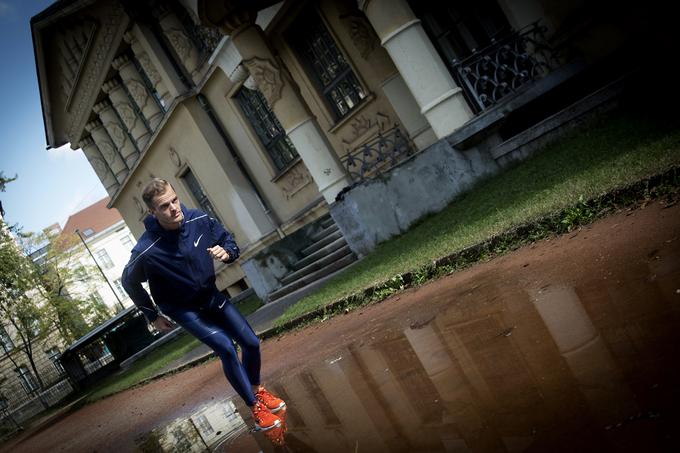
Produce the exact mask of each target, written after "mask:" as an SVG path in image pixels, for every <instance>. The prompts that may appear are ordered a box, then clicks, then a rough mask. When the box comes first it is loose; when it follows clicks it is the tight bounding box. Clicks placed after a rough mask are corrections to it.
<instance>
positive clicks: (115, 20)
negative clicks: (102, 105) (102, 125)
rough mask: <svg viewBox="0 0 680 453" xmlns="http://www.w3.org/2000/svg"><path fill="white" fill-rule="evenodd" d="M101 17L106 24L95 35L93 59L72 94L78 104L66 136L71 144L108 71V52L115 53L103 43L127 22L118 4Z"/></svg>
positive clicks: (75, 138)
mask: <svg viewBox="0 0 680 453" xmlns="http://www.w3.org/2000/svg"><path fill="white" fill-rule="evenodd" d="M102 17H105V18H106V22H105V23H104V24H103V26H102V31H101V32H100V33H97V36H96V39H95V42H94V43H93V49H96V50H94V55H93V57H92V58H90V59H89V60H90V63H89V64H88V65H86V67H85V69H86V71H87V73H86V74H83V82H82V85H79V87H80V89H79V90H78V91H77V92H74V94H75V95H76V96H74V98H75V97H77V98H78V102H77V103H76V104H75V108H74V109H73V115H72V116H71V118H70V119H71V121H70V125H69V131H68V136H69V138H70V140H71V142H75V141H76V140H77V135H78V134H79V133H80V130H79V128H80V127H82V124H83V123H84V122H85V118H84V115H85V114H89V107H88V110H86V109H85V107H86V106H88V105H89V103H90V102H92V98H93V97H94V96H95V95H96V92H95V90H99V83H101V82H100V80H101V77H102V76H103V73H104V71H106V70H107V69H108V68H104V67H103V66H104V62H105V61H106V59H107V56H108V54H109V52H113V51H115V49H111V48H110V46H108V45H104V43H110V42H112V41H113V39H114V35H115V34H116V32H117V31H118V29H119V28H121V26H122V25H124V22H126V21H127V16H126V15H125V12H124V10H123V5H122V4H121V3H120V2H111V9H110V10H109V11H105V12H104V14H103V15H102Z"/></svg>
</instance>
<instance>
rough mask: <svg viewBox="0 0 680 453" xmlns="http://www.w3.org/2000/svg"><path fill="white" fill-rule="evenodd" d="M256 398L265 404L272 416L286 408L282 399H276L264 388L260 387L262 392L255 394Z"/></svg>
mask: <svg viewBox="0 0 680 453" xmlns="http://www.w3.org/2000/svg"><path fill="white" fill-rule="evenodd" d="M255 398H257V400H258V401H259V402H261V403H262V404H264V405H265V406H266V407H267V409H269V411H270V412H271V413H272V414H275V413H277V412H278V411H280V410H281V409H284V408H285V407H286V403H285V402H284V401H283V400H282V399H281V398H277V397H275V396H274V395H272V394H271V393H269V392H268V391H267V389H266V388H264V387H260V390H258V391H257V393H256V394H255Z"/></svg>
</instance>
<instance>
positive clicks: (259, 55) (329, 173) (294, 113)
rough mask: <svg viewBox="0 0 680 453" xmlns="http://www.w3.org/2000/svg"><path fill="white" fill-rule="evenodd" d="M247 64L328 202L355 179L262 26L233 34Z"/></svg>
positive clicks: (249, 27)
mask: <svg viewBox="0 0 680 453" xmlns="http://www.w3.org/2000/svg"><path fill="white" fill-rule="evenodd" d="M231 39H232V41H233V42H234V45H235V47H236V49H237V50H238V53H239V54H240V55H241V57H242V58H243V66H244V67H245V68H246V69H247V70H248V72H249V73H250V75H251V76H252V78H253V80H254V82H255V84H256V85H257V88H258V89H259V90H260V92H261V93H262V94H263V95H264V96H265V98H266V99H267V102H268V103H269V105H270V106H271V108H272V110H273V112H274V114H275V115H276V117H277V118H278V120H279V122H280V123H281V125H282V126H283V128H284V130H285V131H286V134H287V135H288V137H289V138H290V140H291V142H293V145H295V148H296V149H297V151H298V154H299V155H300V157H301V158H302V160H303V161H304V163H305V166H306V167H307V169H308V170H309V172H310V174H311V175H312V178H314V182H316V185H317V186H318V188H319V191H320V192H321V193H322V195H323V196H324V198H325V199H326V201H327V202H328V203H333V202H334V201H335V196H336V195H337V194H338V192H340V190H341V189H343V188H344V187H347V186H349V185H350V183H351V181H350V179H349V177H348V175H347V173H346V172H345V170H344V168H343V167H342V164H341V163H340V159H339V158H338V155H337V154H336V152H335V151H334V150H333V148H332V147H331V145H330V144H329V143H328V140H327V139H326V136H325V135H324V134H323V132H322V131H321V129H320V128H319V125H318V123H317V121H316V119H315V118H314V117H313V116H312V114H311V113H310V111H309V110H308V109H307V106H306V104H305V103H304V101H303V100H302V97H301V96H300V94H299V91H298V90H297V87H295V86H294V83H293V81H292V80H290V78H289V76H288V75H287V72H286V71H285V69H282V68H281V67H280V66H279V64H278V63H277V61H276V58H275V57H274V55H273V53H272V51H271V50H270V48H269V45H268V44H267V40H266V38H265V36H264V33H263V32H262V29H261V28H260V27H259V26H258V25H255V24H253V23H246V24H243V25H242V26H241V27H239V29H238V30H236V31H234V32H233V33H231Z"/></svg>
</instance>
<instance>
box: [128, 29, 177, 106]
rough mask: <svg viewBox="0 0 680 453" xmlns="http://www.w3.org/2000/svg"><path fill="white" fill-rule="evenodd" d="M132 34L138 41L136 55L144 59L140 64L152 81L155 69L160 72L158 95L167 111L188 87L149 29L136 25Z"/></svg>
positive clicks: (131, 31)
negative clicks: (164, 89)
mask: <svg viewBox="0 0 680 453" xmlns="http://www.w3.org/2000/svg"><path fill="white" fill-rule="evenodd" d="M130 34H131V36H133V37H134V38H135V39H136V44H135V46H134V47H133V50H134V49H135V47H137V48H138V50H136V51H135V53H136V54H137V55H140V57H142V59H140V63H141V65H142V67H143V68H144V70H145V71H147V74H150V77H149V78H151V79H152V80H153V78H154V77H153V69H155V70H157V71H158V77H159V78H160V82H159V83H158V85H156V86H157V87H159V88H160V90H159V91H158V93H159V94H160V95H161V99H163V100H164V102H165V103H166V104H165V109H166V110H167V109H168V107H169V106H170V104H171V103H172V101H173V100H174V99H175V98H176V97H177V96H179V95H180V94H183V93H184V92H186V90H187V86H186V85H185V84H184V82H182V79H181V78H180V76H179V74H177V71H176V70H175V67H174V66H173V64H172V62H171V61H170V56H169V55H168V54H167V53H166V51H165V49H164V48H163V46H162V45H161V44H160V43H159V42H158V40H157V39H156V36H155V35H154V34H153V32H152V31H151V30H150V29H149V28H148V27H146V26H140V25H139V24H134V25H133V26H132V28H131V29H130ZM137 52H139V53H137ZM144 55H146V58H148V62H149V64H148V65H146V66H145V64H146V58H143V57H144ZM163 88H166V89H167V93H166V94H164V93H163V91H162V89H163Z"/></svg>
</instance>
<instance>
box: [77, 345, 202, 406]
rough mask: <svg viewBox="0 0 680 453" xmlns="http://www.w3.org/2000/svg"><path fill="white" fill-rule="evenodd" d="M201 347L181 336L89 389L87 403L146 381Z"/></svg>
mask: <svg viewBox="0 0 680 453" xmlns="http://www.w3.org/2000/svg"><path fill="white" fill-rule="evenodd" d="M199 345H200V342H199V341H198V340H197V339H195V338H194V337H192V336H191V335H189V334H187V333H182V334H179V335H178V336H177V338H175V339H173V340H171V341H169V342H168V343H166V344H164V345H162V346H160V347H159V348H157V349H155V350H153V351H152V352H150V353H149V355H147V356H146V357H143V358H141V359H139V360H138V361H136V362H135V363H133V364H132V365H131V366H130V368H128V369H127V370H125V371H124V372H123V373H121V374H114V375H111V376H108V377H107V378H106V379H104V380H102V381H100V382H98V383H97V384H96V385H95V386H94V387H93V388H91V389H89V391H90V392H91V393H90V394H89V396H88V397H87V398H86V402H88V403H91V402H94V401H96V400H98V399H101V398H104V397H106V396H109V395H112V394H114V393H118V392H120V391H123V390H126V389H128V388H130V387H133V386H135V385H137V384H139V383H140V382H144V381H146V380H147V379H149V378H150V377H152V376H154V375H155V374H157V373H158V372H159V371H160V370H161V369H163V367H165V366H166V365H168V364H169V363H170V362H172V361H173V360H176V359H178V358H180V357H182V356H183V355H184V354H186V353H188V352H189V351H191V350H193V349H194V348H196V347H198V346H199Z"/></svg>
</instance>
